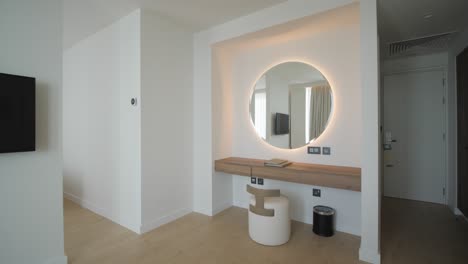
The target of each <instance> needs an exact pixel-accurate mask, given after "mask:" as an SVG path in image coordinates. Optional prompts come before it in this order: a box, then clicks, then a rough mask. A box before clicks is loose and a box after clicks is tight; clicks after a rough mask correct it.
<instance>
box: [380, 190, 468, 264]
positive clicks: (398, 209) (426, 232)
mask: <svg viewBox="0 0 468 264" xmlns="http://www.w3.org/2000/svg"><path fill="white" fill-rule="evenodd" d="M381 234H382V237H381V238H382V240H381V251H382V253H381V257H382V263H384V264H387V263H398V264H400V263H401V264H406V263H408V264H419V263H424V264H431V263H434V264H441V263H443V264H445V263H447V264H457V263H460V264H466V263H468V223H467V222H466V220H465V219H463V218H461V217H456V216H455V215H453V214H452V212H451V211H450V210H449V208H448V207H447V206H443V205H438V204H431V203H422V202H415V201H409V200H402V199H394V198H384V199H383V201H382V233H381Z"/></svg>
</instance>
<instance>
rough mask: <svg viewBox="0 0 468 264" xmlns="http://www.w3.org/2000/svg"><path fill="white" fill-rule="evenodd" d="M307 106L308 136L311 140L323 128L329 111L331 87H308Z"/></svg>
mask: <svg viewBox="0 0 468 264" xmlns="http://www.w3.org/2000/svg"><path fill="white" fill-rule="evenodd" d="M309 98H310V99H309V100H310V104H308V105H309V107H310V109H309V113H310V114H309V117H310V120H309V122H308V123H309V138H308V141H309V142H310V141H312V140H314V139H316V138H318V137H319V136H320V135H321V134H322V132H323V131H324V130H325V128H326V127H327V124H328V119H329V117H330V113H331V104H332V97H331V89H330V86H328V85H320V86H314V87H312V88H311V89H310V97H309Z"/></svg>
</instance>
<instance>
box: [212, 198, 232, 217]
mask: <svg viewBox="0 0 468 264" xmlns="http://www.w3.org/2000/svg"><path fill="white" fill-rule="evenodd" d="M232 206H233V203H232V202H231V201H226V202H223V203H219V204H215V205H214V206H213V213H212V216H214V215H217V214H219V213H221V212H222V211H224V210H226V209H228V208H231V207H232Z"/></svg>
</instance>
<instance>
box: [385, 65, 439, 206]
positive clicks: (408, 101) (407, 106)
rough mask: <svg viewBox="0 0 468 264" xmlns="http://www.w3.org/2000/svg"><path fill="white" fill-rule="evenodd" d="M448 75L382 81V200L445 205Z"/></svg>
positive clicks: (426, 73) (431, 73)
mask: <svg viewBox="0 0 468 264" xmlns="http://www.w3.org/2000/svg"><path fill="white" fill-rule="evenodd" d="M443 78H444V72H443V71H440V70H432V71H418V72H408V73H402V74H394V75H388V76H385V77H384V130H383V132H384V133H383V134H384V138H383V143H384V144H387V145H386V146H388V147H391V150H384V195H385V196H390V197H397V198H404V199H411V200H417V201H425V202H433V203H440V204H444V203H445V191H444V190H445V189H444V188H445V136H444V130H445V129H444V127H445V118H444V113H445V106H444V102H443V96H444V85H443Z"/></svg>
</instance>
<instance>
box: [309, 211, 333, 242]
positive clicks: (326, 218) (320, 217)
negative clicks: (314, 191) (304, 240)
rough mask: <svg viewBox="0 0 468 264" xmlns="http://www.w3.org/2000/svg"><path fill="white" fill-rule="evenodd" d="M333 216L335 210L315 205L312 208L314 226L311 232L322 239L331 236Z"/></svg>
mask: <svg viewBox="0 0 468 264" xmlns="http://www.w3.org/2000/svg"><path fill="white" fill-rule="evenodd" d="M334 215H335V209H333V208H331V207H328V206H323V205H317V206H314V225H313V227H312V230H313V231H314V233H315V234H317V235H319V236H324V237H331V236H333V233H334V230H333V217H334Z"/></svg>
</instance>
